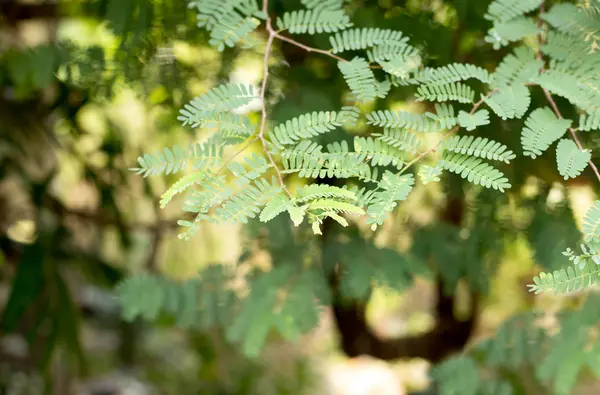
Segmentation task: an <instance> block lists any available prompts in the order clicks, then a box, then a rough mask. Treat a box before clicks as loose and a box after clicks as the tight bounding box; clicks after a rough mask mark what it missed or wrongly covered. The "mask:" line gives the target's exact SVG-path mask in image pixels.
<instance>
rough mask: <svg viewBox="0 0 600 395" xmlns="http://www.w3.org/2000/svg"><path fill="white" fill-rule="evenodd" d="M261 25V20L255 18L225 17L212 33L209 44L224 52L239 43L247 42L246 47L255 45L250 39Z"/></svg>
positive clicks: (234, 15) (231, 15) (235, 14)
mask: <svg viewBox="0 0 600 395" xmlns="http://www.w3.org/2000/svg"><path fill="white" fill-rule="evenodd" d="M259 25H260V20H258V19H257V18H253V17H241V16H240V15H238V14H237V13H232V14H227V15H224V16H223V18H222V19H221V20H220V21H219V23H218V24H217V25H215V27H214V28H213V29H212V30H211V32H210V39H209V40H208V43H209V44H210V45H212V46H213V47H215V48H217V50H218V51H220V52H222V51H223V50H225V47H230V48H233V47H235V45H236V44H237V43H238V42H241V41H243V40H247V44H246V45H245V46H246V47H251V46H252V45H254V43H253V42H252V41H250V40H249V39H248V36H249V35H250V33H252V32H253V31H254V30H256V28H257V27H258V26H259Z"/></svg>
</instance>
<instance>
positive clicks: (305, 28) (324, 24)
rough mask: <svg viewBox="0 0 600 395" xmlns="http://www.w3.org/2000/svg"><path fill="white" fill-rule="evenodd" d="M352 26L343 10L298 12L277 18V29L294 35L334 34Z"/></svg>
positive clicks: (287, 13)
mask: <svg viewBox="0 0 600 395" xmlns="http://www.w3.org/2000/svg"><path fill="white" fill-rule="evenodd" d="M350 26H352V23H350V19H349V18H348V16H347V15H346V14H344V11H343V10H328V9H316V8H315V9H312V10H310V9H309V10H298V11H290V12H285V13H284V14H283V15H282V16H281V17H280V18H277V27H278V28H279V29H280V30H287V31H289V32H290V33H293V34H304V33H308V34H315V33H333V32H337V31H338V30H343V29H345V28H347V27H350Z"/></svg>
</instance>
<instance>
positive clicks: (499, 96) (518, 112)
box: [485, 85, 531, 119]
mask: <svg viewBox="0 0 600 395" xmlns="http://www.w3.org/2000/svg"><path fill="white" fill-rule="evenodd" d="M485 102H486V103H487V105H488V106H490V108H491V109H492V110H493V111H494V112H495V113H496V115H498V116H499V117H500V118H502V119H513V118H522V117H523V115H525V112H526V111H527V109H528V108H529V104H530V102H531V97H530V95H529V89H527V87H525V86H523V85H511V86H505V87H502V88H499V89H498V91H497V92H494V93H492V94H491V95H490V96H488V97H486V98H485Z"/></svg>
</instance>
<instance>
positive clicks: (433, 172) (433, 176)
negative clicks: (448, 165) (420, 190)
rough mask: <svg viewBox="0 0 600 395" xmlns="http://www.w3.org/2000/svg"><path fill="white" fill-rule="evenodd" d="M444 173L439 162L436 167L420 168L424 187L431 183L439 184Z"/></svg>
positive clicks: (422, 166)
mask: <svg viewBox="0 0 600 395" xmlns="http://www.w3.org/2000/svg"><path fill="white" fill-rule="evenodd" d="M442 171H444V167H443V166H442V165H441V163H439V162H438V163H437V164H436V165H435V166H429V165H421V166H420V167H419V177H420V178H421V182H422V183H423V185H427V184H429V183H430V182H439V181H440V175H441V174H442Z"/></svg>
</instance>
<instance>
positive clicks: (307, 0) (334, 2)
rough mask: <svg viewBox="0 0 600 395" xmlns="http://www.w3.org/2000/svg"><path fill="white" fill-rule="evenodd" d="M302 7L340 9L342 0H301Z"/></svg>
mask: <svg viewBox="0 0 600 395" xmlns="http://www.w3.org/2000/svg"><path fill="white" fill-rule="evenodd" d="M301 3H302V5H303V6H304V7H306V8H309V9H311V10H317V11H319V10H331V11H335V10H341V9H342V5H343V0H301Z"/></svg>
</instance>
